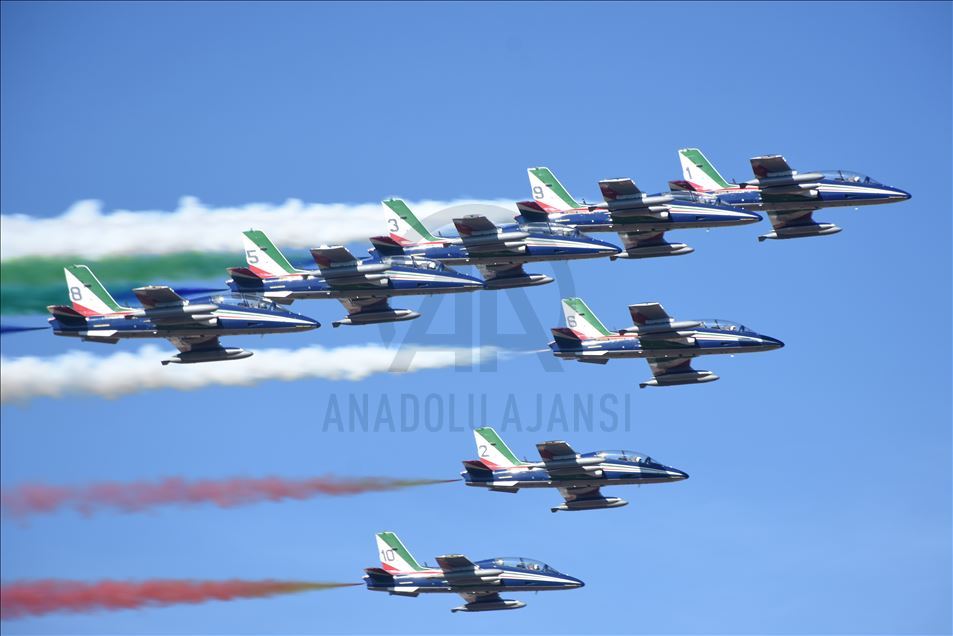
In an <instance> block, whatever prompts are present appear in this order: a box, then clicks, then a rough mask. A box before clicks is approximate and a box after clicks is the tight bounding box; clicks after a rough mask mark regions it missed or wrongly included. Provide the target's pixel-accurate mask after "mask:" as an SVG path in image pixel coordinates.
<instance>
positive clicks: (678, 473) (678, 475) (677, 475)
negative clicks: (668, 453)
mask: <svg viewBox="0 0 953 636" xmlns="http://www.w3.org/2000/svg"><path fill="white" fill-rule="evenodd" d="M671 473H672V480H673V481H683V480H685V479H688V473H686V472H685V471H684V470H678V469H677V468H673V469H672V470H671Z"/></svg>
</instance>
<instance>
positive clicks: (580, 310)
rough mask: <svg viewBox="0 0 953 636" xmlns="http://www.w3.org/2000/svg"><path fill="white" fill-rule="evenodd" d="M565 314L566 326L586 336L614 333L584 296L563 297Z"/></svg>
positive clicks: (597, 336) (594, 336) (599, 336)
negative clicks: (597, 316)
mask: <svg viewBox="0 0 953 636" xmlns="http://www.w3.org/2000/svg"><path fill="white" fill-rule="evenodd" d="M563 315H564V316H566V326H567V327H569V328H570V329H572V330H573V331H575V332H577V333H579V334H582V336H583V337H585V338H601V337H602V336H608V335H611V333H612V332H611V331H609V330H608V329H606V326H605V325H604V324H602V322H601V321H600V320H599V319H598V318H596V315H595V314H594V313H592V310H591V309H589V305H587V304H586V302H585V301H584V300H583V299H582V298H563Z"/></svg>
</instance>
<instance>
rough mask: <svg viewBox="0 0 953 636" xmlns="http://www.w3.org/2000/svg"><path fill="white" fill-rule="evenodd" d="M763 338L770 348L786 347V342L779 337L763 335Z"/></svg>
mask: <svg viewBox="0 0 953 636" xmlns="http://www.w3.org/2000/svg"><path fill="white" fill-rule="evenodd" d="M761 340H763V341H764V344H765V345H767V346H768V348H770V349H781V348H782V347H784V343H783V342H781V341H780V340H778V339H777V338H772V337H771V336H761Z"/></svg>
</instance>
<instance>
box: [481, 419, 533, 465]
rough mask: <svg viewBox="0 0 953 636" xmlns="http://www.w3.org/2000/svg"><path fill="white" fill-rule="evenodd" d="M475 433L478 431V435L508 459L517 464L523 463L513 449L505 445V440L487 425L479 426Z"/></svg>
mask: <svg viewBox="0 0 953 636" xmlns="http://www.w3.org/2000/svg"><path fill="white" fill-rule="evenodd" d="M477 433H479V434H480V436H481V437H482V438H483V439H485V440H486V441H487V442H488V443H489V444H490V445H491V446H493V447H494V448H496V450H498V451H500V453H502V454H503V456H504V457H506V458H507V459H508V460H510V461H511V462H513V463H514V464H516V465H517V466H519V465H521V464H522V463H523V462H522V461H520V460H519V458H517V457H516V455H514V454H513V451H511V450H510V447H509V446H507V445H506V442H504V441H503V440H502V439H500V436H499V435H497V434H496V431H494V430H493V429H492V428H490V427H489V426H483V427H481V428H478V429H477Z"/></svg>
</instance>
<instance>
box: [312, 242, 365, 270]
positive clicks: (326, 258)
mask: <svg viewBox="0 0 953 636" xmlns="http://www.w3.org/2000/svg"><path fill="white" fill-rule="evenodd" d="M311 258H313V259H314V262H315V263H317V264H318V267H321V268H324V267H334V266H340V265H347V264H357V258H355V257H354V255H353V254H351V252H350V250H348V249H347V248H346V247H344V246H343V245H336V246H334V247H312V248H311Z"/></svg>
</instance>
